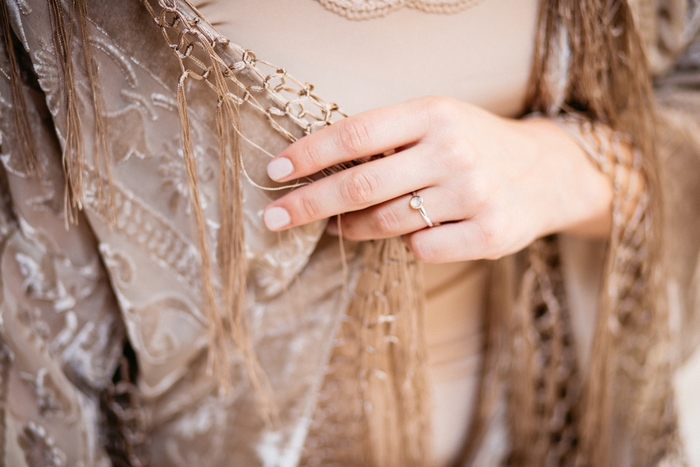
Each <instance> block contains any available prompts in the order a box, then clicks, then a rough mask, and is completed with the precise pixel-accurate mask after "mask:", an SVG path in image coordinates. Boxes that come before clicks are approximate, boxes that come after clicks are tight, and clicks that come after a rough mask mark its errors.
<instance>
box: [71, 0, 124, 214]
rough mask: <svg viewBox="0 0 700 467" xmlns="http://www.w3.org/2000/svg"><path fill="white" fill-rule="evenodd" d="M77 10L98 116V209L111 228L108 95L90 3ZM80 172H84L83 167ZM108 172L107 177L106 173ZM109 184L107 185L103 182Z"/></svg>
mask: <svg viewBox="0 0 700 467" xmlns="http://www.w3.org/2000/svg"><path fill="white" fill-rule="evenodd" d="M74 5H75V9H76V11H77V16H78V24H79V26H80V33H81V39H82V45H83V55H84V58H85V65H86V70H87V78H88V84H89V85H90V91H91V93H92V111H93V115H94V122H95V123H94V125H95V129H94V135H93V138H94V147H93V157H94V162H93V163H94V166H95V173H96V178H97V180H98V192H97V205H98V206H100V208H101V209H103V211H104V212H103V213H104V214H105V218H106V219H108V221H109V222H110V223H111V224H114V223H116V212H115V211H114V187H113V183H112V158H111V155H110V150H109V141H108V136H107V123H106V121H105V118H104V112H103V110H102V109H103V108H104V105H105V104H104V94H103V93H102V86H101V85H100V70H99V67H98V66H97V62H96V60H95V59H94V57H93V50H92V44H91V43H90V36H89V34H88V22H87V18H88V10H87V0H74ZM78 170H82V169H81V168H80V167H79V168H78ZM103 172H104V176H103V175H102V173H103ZM103 179H106V180H107V183H106V185H105V183H104V182H103Z"/></svg>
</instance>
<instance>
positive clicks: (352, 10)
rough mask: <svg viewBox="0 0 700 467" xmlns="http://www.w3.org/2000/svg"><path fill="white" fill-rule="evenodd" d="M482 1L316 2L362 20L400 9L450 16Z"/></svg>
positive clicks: (350, 0)
mask: <svg viewBox="0 0 700 467" xmlns="http://www.w3.org/2000/svg"><path fill="white" fill-rule="evenodd" d="M481 1H482V0H318V2H319V3H320V4H321V5H323V6H324V7H326V8H327V9H328V10H330V11H332V12H333V13H337V14H339V15H341V16H344V17H346V18H348V19H354V20H362V19H372V18H378V17H381V16H386V15H388V14H389V13H391V12H392V11H396V10H399V9H401V8H404V7H406V8H413V9H415V10H421V11H424V12H426V13H440V14H451V13H457V12H460V11H462V10H466V9H467V8H469V7H472V6H475V5H477V4H479V3H481Z"/></svg>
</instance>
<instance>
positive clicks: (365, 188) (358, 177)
mask: <svg viewBox="0 0 700 467" xmlns="http://www.w3.org/2000/svg"><path fill="white" fill-rule="evenodd" d="M377 184H378V180H377V178H376V176H373V175H370V174H368V173H366V172H365V171H362V172H361V171H354V172H351V173H349V174H348V176H347V179H346V181H345V183H343V184H342V186H343V187H344V188H343V191H344V193H342V195H343V196H344V197H345V199H346V201H348V202H350V203H351V204H353V205H359V206H365V205H367V204H368V203H369V202H370V201H371V200H372V195H373V194H374V192H375V190H376V188H377Z"/></svg>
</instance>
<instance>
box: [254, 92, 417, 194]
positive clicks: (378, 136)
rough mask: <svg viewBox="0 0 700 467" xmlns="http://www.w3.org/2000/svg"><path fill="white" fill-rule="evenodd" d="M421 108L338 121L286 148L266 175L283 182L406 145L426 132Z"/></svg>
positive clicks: (373, 112)
mask: <svg viewBox="0 0 700 467" xmlns="http://www.w3.org/2000/svg"><path fill="white" fill-rule="evenodd" d="M424 105H425V104H424V103H423V102H422V101H421V100H414V101H408V102H405V103H402V104H398V105H395V106H391V107H383V108H380V109H374V110H370V111H367V112H363V113H360V114H358V115H355V116H352V117H349V118H346V119H344V120H341V121H339V122H337V123H334V124H333V125H331V126H329V127H328V128H325V129H323V130H320V131H318V132H316V133H314V134H311V135H309V136H306V137H304V138H302V139H300V140H299V141H297V142H296V143H294V144H292V145H290V146H289V147H288V148H286V149H285V150H284V151H282V152H281V153H280V154H279V155H277V156H276V157H275V158H274V159H273V160H272V161H271V162H270V163H269V164H268V168H267V171H268V175H269V176H270V178H272V179H273V180H275V181H278V182H285V181H288V180H293V179H296V178H300V177H305V176H308V175H313V174H315V173H317V172H319V171H321V170H322V169H325V168H327V167H331V166H333V165H336V164H339V163H341V162H347V161H351V160H354V159H358V158H360V157H366V156H373V155H376V154H382V153H384V152H386V151H388V150H391V149H395V148H398V147H402V146H406V145H410V144H411V143H414V142H415V141H417V140H419V139H420V138H421V137H422V136H423V135H424V134H425V132H426V128H427V120H428V117H427V116H426V112H424V111H422V107H423V106H424Z"/></svg>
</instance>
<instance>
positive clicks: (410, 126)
mask: <svg viewBox="0 0 700 467" xmlns="http://www.w3.org/2000/svg"><path fill="white" fill-rule="evenodd" d="M392 150H396V152H395V153H394V154H392V155H391V156H387V157H383V158H380V159H376V160H372V161H371V162H367V163H365V164H361V165H358V166H356V167H352V168H350V169H347V170H343V171H341V172H338V173H336V174H333V175H331V176H328V177H325V178H322V179H320V180H318V181H315V182H313V183H311V184H309V185H306V186H303V187H301V188H299V189H297V190H294V191H291V192H290V193H288V194H286V195H285V196H283V197H281V198H280V199H278V200H276V201H274V202H273V203H271V204H270V205H269V206H268V207H267V208H266V210H265V213H264V220H265V223H266V225H267V227H268V228H269V229H271V230H283V229H287V228H290V227H294V226H298V225H302V224H306V223H309V222H312V221H315V220H318V219H323V218H328V217H332V216H335V215H338V214H343V216H342V217H341V219H342V234H343V236H344V237H346V238H348V239H351V240H368V239H376V238H388V237H395V236H404V238H405V240H406V241H407V243H408V245H409V247H410V248H411V249H412V250H413V252H414V253H415V254H416V256H417V257H418V258H419V259H421V260H423V261H427V262H449V261H459V260H471V259H481V258H488V259H494V258H499V257H501V256H504V255H507V254H509V253H514V252H516V251H518V250H520V249H522V248H524V247H525V246H527V245H528V244H529V243H531V242H532V241H533V240H534V239H535V238H537V237H539V236H542V235H546V234H550V233H554V232H561V231H568V232H572V233H580V234H584V235H589V236H601V237H602V236H606V235H607V234H608V231H609V229H610V203H611V200H612V189H611V187H610V184H609V181H608V179H607V178H606V177H605V176H604V175H603V174H601V173H600V172H599V171H598V170H597V169H596V168H595V167H594V166H593V164H592V163H591V162H590V161H589V160H588V157H587V156H586V155H585V154H584V152H583V151H582V150H581V148H580V147H579V146H578V144H576V143H575V142H574V141H573V140H572V139H571V138H570V136H569V135H568V134H567V133H566V132H565V131H564V130H563V129H561V128H560V127H559V126H558V125H557V124H555V123H553V122H551V121H549V120H547V119H544V118H540V119H529V120H512V119H504V118H500V117H497V116H495V115H493V114H491V113H489V112H486V111H484V110H482V109H480V108H478V107H475V106H472V105H469V104H466V103H462V102H458V101H455V100H452V99H449V98H443V97H427V98H421V99H416V100H412V101H408V102H406V103H403V104H399V105H396V106H391V107H385V108H380V109H375V110H371V111H368V112H363V113H361V114H358V115H355V116H353V117H349V118H347V119H345V120H342V121H340V122H338V123H335V124H333V125H331V126H330V127H328V128H326V129H323V130H321V131H318V132H316V133H314V134H312V135H309V136H306V137H304V138H302V139H300V140H299V141H297V142H296V143H294V144H292V145H291V146H289V147H288V148H286V149H285V150H284V151H282V152H281V153H280V154H279V155H277V156H276V157H275V158H274V159H273V160H272V161H271V162H270V164H269V165H268V174H269V176H270V177H271V178H272V179H273V180H275V181H278V182H288V181H290V180H295V179H298V178H303V177H306V176H309V175H313V174H315V173H317V172H319V171H321V170H322V169H324V168H327V167H330V166H333V165H335V164H338V163H341V162H346V161H350V160H353V159H359V158H361V157H367V156H373V155H376V154H384V153H387V152H390V151H392ZM412 192H416V193H417V194H418V195H420V196H421V197H422V198H423V207H424V209H425V212H426V214H427V215H428V216H429V218H430V220H431V221H432V222H433V223H435V227H432V228H428V226H427V223H426V220H424V219H423V217H422V216H421V215H420V213H419V212H418V211H417V210H415V209H412V208H411V207H410V206H409V200H410V199H411V193H412ZM328 229H329V230H330V231H331V232H333V231H335V230H336V226H335V223H334V222H331V223H329V226H328Z"/></svg>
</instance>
